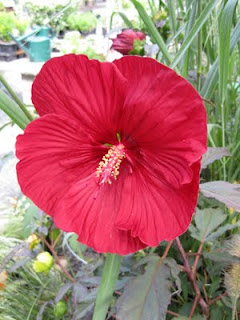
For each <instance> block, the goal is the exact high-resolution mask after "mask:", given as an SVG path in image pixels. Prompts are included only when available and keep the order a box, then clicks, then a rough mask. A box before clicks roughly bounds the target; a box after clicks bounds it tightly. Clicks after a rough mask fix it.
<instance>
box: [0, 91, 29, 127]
mask: <svg viewBox="0 0 240 320" xmlns="http://www.w3.org/2000/svg"><path fill="white" fill-rule="evenodd" d="M0 109H2V111H3V112H5V113H6V114H7V115H8V116H9V117H10V118H11V119H12V120H13V121H14V122H15V123H16V124H17V125H18V126H19V127H20V128H21V129H23V130H24V129H25V128H26V126H27V125H28V123H29V122H30V120H29V119H28V118H27V116H26V115H25V114H24V113H23V111H22V110H21V109H20V108H19V106H18V105H17V103H16V102H15V101H13V100H12V99H11V98H9V97H8V96H7V95H6V94H5V93H4V92H3V91H2V90H0Z"/></svg>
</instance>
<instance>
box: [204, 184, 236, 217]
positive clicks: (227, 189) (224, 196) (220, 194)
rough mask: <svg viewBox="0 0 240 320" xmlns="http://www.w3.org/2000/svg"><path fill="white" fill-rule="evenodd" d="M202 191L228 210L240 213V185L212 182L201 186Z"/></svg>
mask: <svg viewBox="0 0 240 320" xmlns="http://www.w3.org/2000/svg"><path fill="white" fill-rule="evenodd" d="M200 191H201V192H202V194H203V195H204V196H205V197H207V198H214V199H217V200H218V201H220V202H222V203H224V204H225V205H226V206H227V207H228V208H233V209H234V210H236V211H238V212H240V184H231V183H229V182H225V181H212V182H206V183H201V184H200Z"/></svg>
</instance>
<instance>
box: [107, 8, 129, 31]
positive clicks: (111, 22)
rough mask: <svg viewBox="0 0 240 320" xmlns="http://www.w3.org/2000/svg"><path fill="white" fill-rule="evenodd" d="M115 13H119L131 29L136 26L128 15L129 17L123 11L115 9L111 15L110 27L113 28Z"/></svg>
mask: <svg viewBox="0 0 240 320" xmlns="http://www.w3.org/2000/svg"><path fill="white" fill-rule="evenodd" d="M115 15H119V16H120V17H121V18H122V19H123V21H124V23H125V25H126V26H127V27H128V28H130V29H133V28H134V25H133V24H132V22H131V21H130V20H129V19H128V17H127V16H126V15H125V14H124V13H123V12H116V11H115V12H113V13H112V15H111V19H110V29H112V24H113V17H114V16H115Z"/></svg>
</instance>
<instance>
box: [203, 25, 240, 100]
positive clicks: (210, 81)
mask: <svg viewBox="0 0 240 320" xmlns="http://www.w3.org/2000/svg"><path fill="white" fill-rule="evenodd" d="M239 41H240V21H238V23H237V25H236V26H235V28H234V30H233V32H232V35H231V41H230V54H231V53H232V52H233V49H234V48H235V46H236V45H237V43H238V42H239ZM217 81H218V58H217V59H216V60H215V62H214V64H213V65H212V67H211V69H210V70H209V72H208V74H207V78H206V80H205V82H204V85H203V87H202V89H201V92H200V94H201V96H202V97H204V98H210V97H211V96H212V94H213V91H214V90H215V88H216V85H217Z"/></svg>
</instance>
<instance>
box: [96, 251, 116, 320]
mask: <svg viewBox="0 0 240 320" xmlns="http://www.w3.org/2000/svg"><path fill="white" fill-rule="evenodd" d="M121 261H122V257H121V256H119V255H117V254H110V253H107V255H106V260H105V264H104V267H103V272H102V280H101V283H100V287H99V290H98V294H97V300H96V304H95V308H94V313H93V318H92V320H105V319H106V315H107V312H108V308H109V306H110V304H111V300H112V296H113V292H114V289H115V285H116V282H117V278H118V275H119V270H120V266H121Z"/></svg>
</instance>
